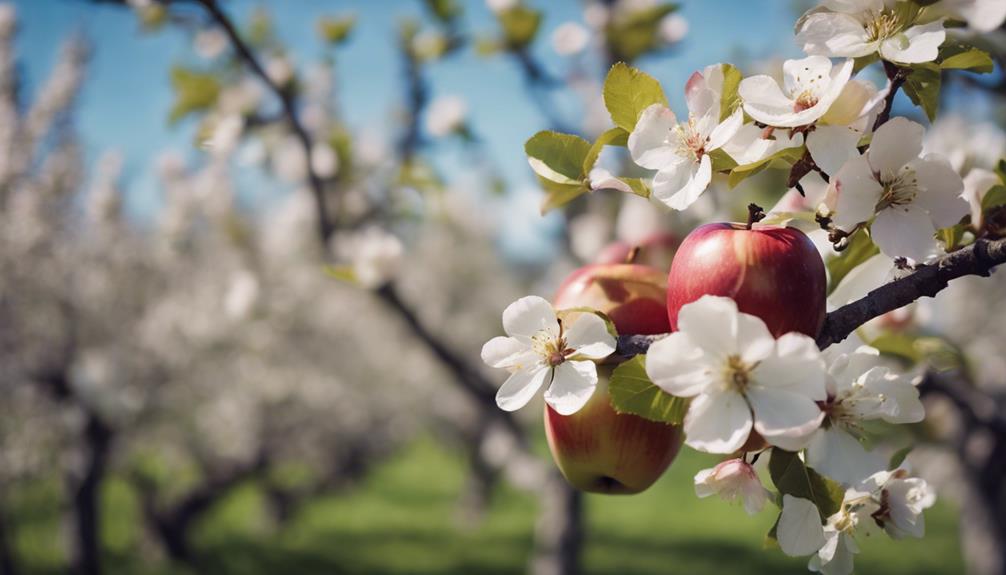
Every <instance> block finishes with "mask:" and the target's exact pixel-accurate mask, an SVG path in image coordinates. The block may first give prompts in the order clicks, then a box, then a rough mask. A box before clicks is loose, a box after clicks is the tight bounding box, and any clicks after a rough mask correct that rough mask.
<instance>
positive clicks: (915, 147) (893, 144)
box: [868, 116, 925, 181]
mask: <svg viewBox="0 0 1006 575" xmlns="http://www.w3.org/2000/svg"><path fill="white" fill-rule="evenodd" d="M924 134H925V129H924V128H923V127H922V124H919V123H917V122H913V121H911V120H909V119H908V118H902V117H900V116H899V117H897V118H892V119H891V120H890V121H888V122H887V123H886V124H884V125H883V126H881V127H880V129H878V130H877V131H876V132H875V133H874V134H873V140H872V141H871V142H870V151H869V152H868V154H869V158H870V166H871V167H872V168H873V169H874V171H877V172H879V173H880V174H881V178H882V179H883V180H884V181H888V180H890V179H893V176H894V175H895V174H897V173H898V171H899V170H901V168H902V167H903V166H905V165H906V164H908V163H909V162H911V161H912V160H914V159H916V158H918V157H919V154H921V153H922V137H923V135H924Z"/></svg>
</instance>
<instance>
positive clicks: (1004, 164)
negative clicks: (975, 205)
mask: <svg viewBox="0 0 1006 575" xmlns="http://www.w3.org/2000/svg"><path fill="white" fill-rule="evenodd" d="M995 171H996V174H997V175H998V176H999V180H1000V181H1002V183H1003V185H1004V186H1006V158H1003V159H1001V160H999V163H998V164H996V170H995Z"/></svg>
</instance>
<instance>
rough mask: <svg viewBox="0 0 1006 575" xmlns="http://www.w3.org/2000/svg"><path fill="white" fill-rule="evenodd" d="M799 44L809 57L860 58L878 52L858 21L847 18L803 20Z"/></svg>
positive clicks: (826, 14) (822, 14)
mask: <svg viewBox="0 0 1006 575" xmlns="http://www.w3.org/2000/svg"><path fill="white" fill-rule="evenodd" d="M796 42H797V44H798V45H800V46H802V47H803V51H804V52H806V53H807V54H813V55H817V56H833V57H842V58H858V57H860V56H866V55H869V54H872V53H873V52H875V51H876V50H877V45H876V43H875V42H871V41H870V39H869V37H868V35H867V32H866V30H864V29H863V25H862V24H860V23H859V21H858V20H857V19H856V18H854V17H852V16H850V15H848V14H835V13H829V12H818V13H816V14H810V15H808V16H807V17H806V18H804V20H803V26H801V28H800V31H799V32H797V34H796Z"/></svg>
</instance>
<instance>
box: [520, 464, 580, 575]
mask: <svg viewBox="0 0 1006 575" xmlns="http://www.w3.org/2000/svg"><path fill="white" fill-rule="evenodd" d="M582 520H583V496H582V494H581V493H580V492H579V491H577V490H576V489H573V488H572V487H571V486H570V485H569V484H568V483H566V480H565V479H563V478H562V476H561V475H559V473H558V472H554V471H553V472H552V473H550V474H549V476H548V479H547V480H546V482H545V486H544V488H543V489H542V493H541V508H540V511H539V515H538V523H537V525H536V526H535V538H534V547H535V548H534V557H533V558H532V561H531V572H532V573H533V574H534V575H575V574H576V573H579V572H580V563H579V561H580V549H581V547H582V546H583V529H582Z"/></svg>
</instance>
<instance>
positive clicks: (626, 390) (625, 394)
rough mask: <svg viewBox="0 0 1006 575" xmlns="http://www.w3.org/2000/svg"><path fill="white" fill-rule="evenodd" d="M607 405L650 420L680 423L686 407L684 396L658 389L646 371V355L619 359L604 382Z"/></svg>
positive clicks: (686, 409) (683, 417)
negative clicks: (608, 379) (609, 403)
mask: <svg viewBox="0 0 1006 575" xmlns="http://www.w3.org/2000/svg"><path fill="white" fill-rule="evenodd" d="M608 394H609V395H611V406H612V407H613V408H614V409H615V411H617V412H618V413H631V414H633V415H638V416H639V417H642V418H643V419H648V420H650V421H660V422H663V423H671V424H675V425H680V424H681V422H682V421H684V419H685V413H686V412H687V411H688V400H687V399H685V398H683V397H675V396H673V395H671V394H669V393H667V392H665V391H664V390H662V389H660V388H659V387H657V386H656V385H654V383H653V382H652V381H650V378H649V376H647V375H646V356H645V355H637V356H635V357H633V358H632V359H630V360H628V361H625V362H623V363H622V364H620V365H619V366H618V367H616V368H615V371H614V372H612V374H611V381H610V382H609V383H608Z"/></svg>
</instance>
